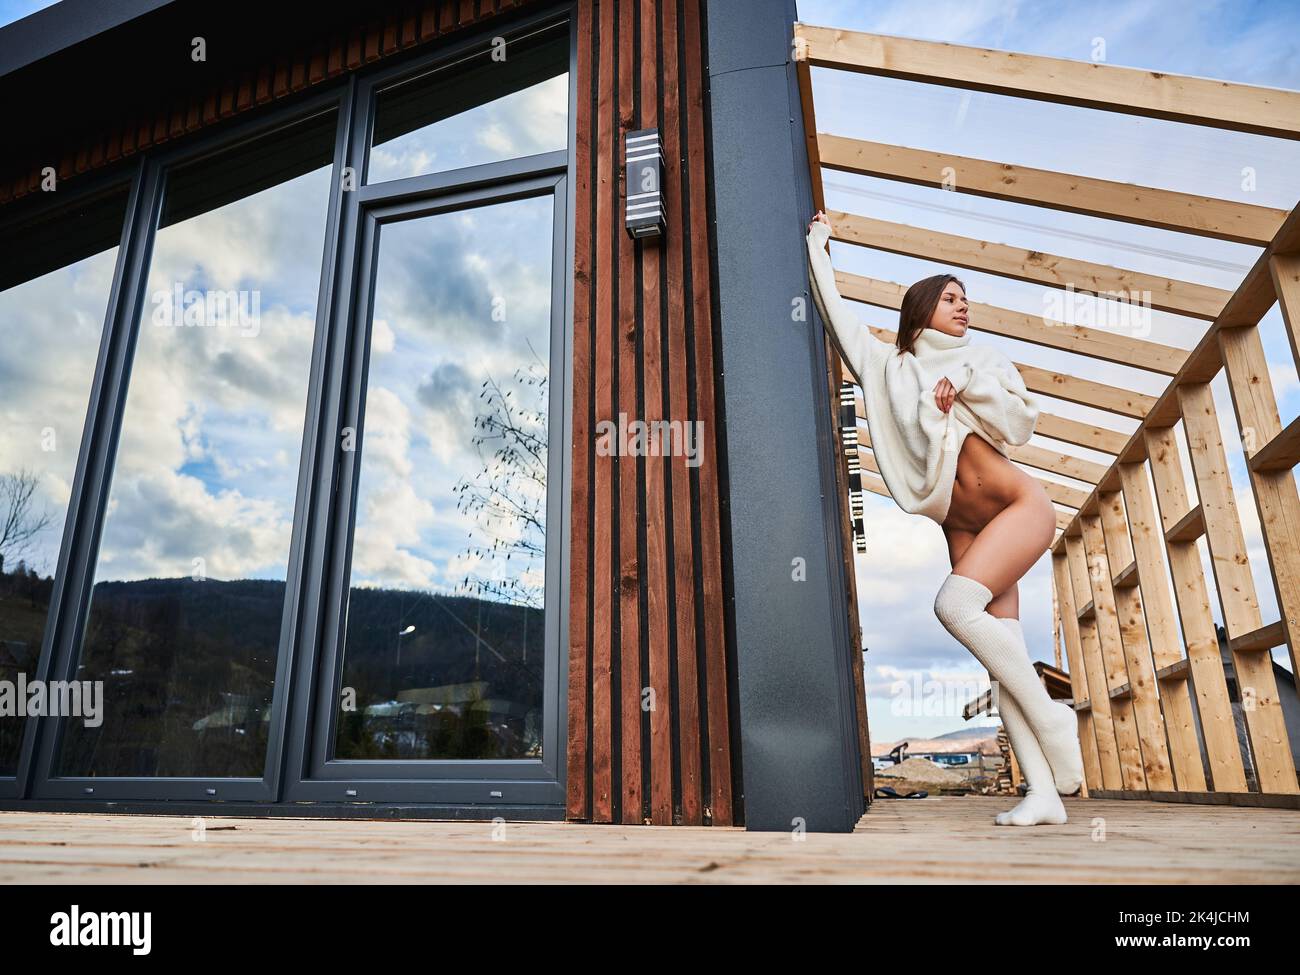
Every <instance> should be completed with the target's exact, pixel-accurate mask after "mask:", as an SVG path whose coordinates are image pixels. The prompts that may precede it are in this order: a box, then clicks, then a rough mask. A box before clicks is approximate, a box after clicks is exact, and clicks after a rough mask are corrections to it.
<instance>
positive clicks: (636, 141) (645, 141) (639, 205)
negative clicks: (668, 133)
mask: <svg viewBox="0 0 1300 975" xmlns="http://www.w3.org/2000/svg"><path fill="white" fill-rule="evenodd" d="M623 163H624V165H625V166H626V173H627V180H626V184H625V185H626V187H627V232H628V233H629V234H630V235H631V236H632V237H634V238H635V237H659V236H661V235H662V234H663V232H664V229H665V225H666V220H665V216H664V199H663V165H664V153H663V148H662V147H661V146H660V144H659V130H658V129H637V130H636V131H635V132H629V133H627V135H626V136H624V140H623Z"/></svg>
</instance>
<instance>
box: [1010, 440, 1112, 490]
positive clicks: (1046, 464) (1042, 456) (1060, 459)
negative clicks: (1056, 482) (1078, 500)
mask: <svg viewBox="0 0 1300 975" xmlns="http://www.w3.org/2000/svg"><path fill="white" fill-rule="evenodd" d="M1007 452H1008V453H1009V454H1010V455H1011V459H1012V460H1014V461H1016V462H1017V463H1020V464H1024V465H1025V466H1026V467H1036V468H1038V470H1040V471H1050V472H1051V473H1053V474H1060V475H1062V476H1063V477H1072V478H1074V479H1075V480H1076V481H1083V482H1084V483H1086V484H1096V483H1097V482H1098V481H1099V480H1101V476H1102V475H1103V474H1105V473H1106V468H1105V466H1104V465H1102V464H1097V463H1094V462H1093V461H1090V460H1084V459H1083V458H1082V457H1075V456H1074V455H1073V454H1063V453H1061V452H1060V451H1059V450H1047V449H1046V448H1044V447H1035V446H1034V445H1033V444H1022V445H1021V446H1019V447H1008V448H1007Z"/></svg>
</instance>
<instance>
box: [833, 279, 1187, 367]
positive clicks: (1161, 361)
mask: <svg viewBox="0 0 1300 975" xmlns="http://www.w3.org/2000/svg"><path fill="white" fill-rule="evenodd" d="M835 283H836V286H837V287H838V288H839V290H840V294H841V295H843V296H844V297H845V298H850V299H852V300H854V301H861V302H863V303H864V304H868V305H874V306H876V307H877V308H888V309H890V310H892V311H898V310H899V309H900V308H902V306H903V295H905V294H906V293H907V288H905V287H904V286H903V285H901V284H898V283H897V282H895V281H883V280H881V279H879V278H871V277H865V276H863V275H861V274H851V273H850V272H848V271H836V272H835ZM969 312H970V327H971V328H973V329H975V330H976V331H977V332H988V333H989V334H990V335H1001V336H1004V337H1006V338H1009V339H1016V340H1018V341H1021V342H1029V343H1032V344H1033V345H1041V346H1044V347H1046V348H1050V349H1060V350H1061V351H1063V352H1074V353H1077V354H1078V355H1086V356H1088V357H1089V358H1091V359H1101V360H1103V361H1105V362H1117V363H1119V364H1121V365H1125V366H1132V367H1134V368H1136V369H1146V370H1148V371H1149V372H1158V373H1160V374H1162V375H1165V376H1173V375H1175V374H1176V373H1177V372H1178V370H1179V369H1181V368H1182V366H1183V363H1184V362H1186V361H1187V350H1186V349H1180V348H1177V347H1176V346H1172V345H1160V344H1159V343H1157V342H1148V341H1147V340H1145V339H1139V338H1132V337H1130V336H1128V335H1122V334H1120V333H1118V332H1116V331H1115V330H1114V329H1109V328H1092V327H1089V326H1087V325H1070V324H1067V323H1065V322H1062V321H1057V320H1056V319H1053V318H1048V317H1047V316H1046V315H1030V314H1028V313H1026V312H1022V311H1014V310H1012V309H1010V308H1001V307H999V306H997V305H986V304H983V303H981V302H978V301H972V302H970V304H969Z"/></svg>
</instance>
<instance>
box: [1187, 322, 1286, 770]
mask: <svg viewBox="0 0 1300 975" xmlns="http://www.w3.org/2000/svg"><path fill="white" fill-rule="evenodd" d="M1250 331H1253V327H1252V328H1251V329H1250ZM1260 352H1261V356H1262V353H1263V350H1262V349H1261V350H1260ZM1267 376H1268V372H1267V369H1265V370H1264V373H1263V377H1264V378H1263V381H1267ZM1255 381H1256V382H1259V381H1261V380H1260V377H1259V376H1256V377H1255ZM1269 398H1270V399H1271V398H1272V394H1271V392H1270V393H1269ZM1178 402H1179V405H1180V406H1181V407H1182V411H1183V427H1184V429H1185V431H1186V433H1187V443H1188V449H1189V450H1190V451H1191V455H1192V469H1193V471H1194V472H1195V475H1196V490H1197V493H1198V494H1199V495H1200V498H1201V511H1202V513H1203V514H1204V516H1205V539H1206V542H1207V543H1208V544H1209V548H1210V565H1211V566H1212V567H1213V570H1214V581H1215V586H1216V588H1217V589H1218V592H1219V607H1220V609H1221V610H1222V611H1223V622H1224V626H1225V628H1226V629H1227V631H1228V639H1229V641H1231V640H1232V638H1233V637H1237V636H1243V635H1245V634H1247V633H1251V632H1253V631H1255V630H1257V629H1259V628H1260V626H1261V625H1262V624H1263V620H1262V619H1261V618H1260V613H1259V599H1258V598H1257V597H1256V595H1255V580H1254V577H1253V576H1252V575H1251V572H1250V560H1249V558H1248V557H1247V554H1246V538H1245V535H1244V533H1243V532H1242V528H1241V518H1240V516H1239V515H1238V513H1237V499H1236V497H1235V496H1234V494H1233V490H1232V477H1231V475H1230V474H1229V473H1228V458H1227V456H1226V455H1225V453H1224V450H1223V440H1222V438H1221V435H1220V433H1219V416H1218V411H1217V410H1216V409H1215V407H1214V397H1213V395H1212V394H1211V392H1210V386H1209V384H1208V383H1191V384H1185V385H1182V386H1179V387H1178ZM1256 412H1258V411H1256ZM1232 665H1233V669H1234V670H1235V671H1236V675H1237V689H1238V693H1239V694H1240V696H1241V698H1242V705H1243V706H1242V710H1243V711H1244V712H1245V715H1246V730H1247V732H1248V733H1249V735H1250V745H1251V750H1252V751H1253V753H1254V757H1255V772H1256V775H1257V776H1258V778H1259V788H1260V791H1261V792H1281V793H1289V794H1294V793H1297V792H1300V783H1297V781H1296V774H1295V762H1294V760H1293V759H1292V756H1291V745H1290V743H1289V742H1288V740H1287V734H1286V720H1285V718H1284V717H1283V714H1282V701H1281V699H1280V698H1279V697H1278V693H1277V681H1276V679H1275V678H1274V677H1273V658H1272V655H1271V654H1270V653H1269V652H1268V651H1262V650H1246V651H1235V650H1234V651H1232Z"/></svg>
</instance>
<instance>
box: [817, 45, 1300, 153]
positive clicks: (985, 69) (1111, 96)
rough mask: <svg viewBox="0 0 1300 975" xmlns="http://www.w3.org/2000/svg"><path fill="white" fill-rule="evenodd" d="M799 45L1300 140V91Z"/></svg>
mask: <svg viewBox="0 0 1300 975" xmlns="http://www.w3.org/2000/svg"><path fill="white" fill-rule="evenodd" d="M794 40H795V58H796V59H797V60H806V61H807V62H808V63H809V64H811V65H813V66H814V67H819V68H838V69H841V70H844V71H854V72H859V73H861V74H872V75H879V76H881V77H886V78H900V79H903V80H905V81H919V82H923V83H925V84H934V85H944V86H946V87H949V88H965V89H968V90H970V91H984V92H992V93H994V94H998V95H1011V96H1014V97H1016V98H1029V99H1033V100H1036V101H1047V102H1055V103H1057V104H1060V105H1076V106H1079V107H1082V108H1094V109H1099V110H1101V111H1105V112H1121V113H1123V114H1126V115H1139V116H1144V117H1147V118H1159V119H1166V120H1168V121H1172V122H1190V123H1192V124H1195V125H1205V126H1211V127H1214V128H1221V129H1231V130H1233V131H1236V132H1254V133H1256V134H1258V135H1271V136H1277V137H1278V138H1283V139H1297V138H1300V92H1294V91H1284V90H1281V89H1277V88H1262V87H1257V86H1254V85H1240V84H1232V83H1229V82H1226V81H1216V80H1214V79H1210V78H1194V77H1190V76H1187V75H1175V74H1166V73H1165V72H1162V71H1144V70H1140V69H1138V68H1122V67H1119V66H1117V65H1111V64H1096V63H1093V62H1090V61H1071V60H1067V59H1065V58H1048V57H1042V56H1040V55H1035V54H1020V53H1016V52H1013V51H995V50H991V49H988V48H980V47H967V46H964V45H959V44H944V43H940V42H937V41H921V40H914V39H912V38H905V37H890V36H886V35H883V34H867V33H862V32H859V31H848V30H838V29H836V28H832V27H816V26H813V25H811V24H804V23H796V24H795V26H794Z"/></svg>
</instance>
